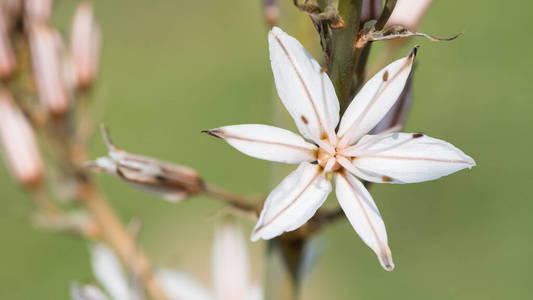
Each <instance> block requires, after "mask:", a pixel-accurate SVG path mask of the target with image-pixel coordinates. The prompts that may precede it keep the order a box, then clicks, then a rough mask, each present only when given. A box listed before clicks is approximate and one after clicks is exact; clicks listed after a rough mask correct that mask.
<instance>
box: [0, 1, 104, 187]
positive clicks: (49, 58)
mask: <svg viewBox="0 0 533 300" xmlns="http://www.w3.org/2000/svg"><path fill="white" fill-rule="evenodd" d="M52 5H53V3H52V0H3V1H1V2H0V80H2V82H3V83H2V85H1V86H0V89H1V90H0V115H1V118H0V128H1V138H2V143H3V146H4V147H3V148H4V150H5V151H4V152H5V158H6V159H5V160H6V161H7V163H8V164H9V166H10V167H11V169H12V171H13V172H12V173H13V175H14V177H15V178H16V179H17V180H18V181H20V182H22V183H24V184H27V183H30V182H31V183H33V182H38V181H39V179H40V178H41V177H42V173H43V171H42V170H43V163H42V159H41V157H40V155H39V150H38V147H37V142H36V141H35V138H34V133H33V128H32V127H31V126H30V123H33V121H36V122H37V124H39V125H42V122H46V120H48V119H49V118H47V117H45V118H40V117H42V116H53V117H54V118H55V119H63V120H66V119H68V114H70V113H71V111H72V109H71V108H72V107H73V106H74V104H75V103H74V101H73V98H74V96H75V95H76V94H75V92H76V91H86V90H87V89H88V88H90V87H91V86H92V84H93V83H94V81H95V77H96V74H97V71H98V63H99V55H100V31H99V28H98V26H97V25H96V23H95V21H94V18H93V11H92V6H91V5H90V4H89V3H88V2H80V4H79V5H78V7H77V9H76V12H75V15H74V18H73V23H72V29H71V36H70V47H69V48H68V49H67V48H66V47H65V46H64V42H63V39H62V37H61V35H60V34H59V32H58V31H57V30H56V29H55V28H54V26H53V25H52V18H51V16H52ZM28 51H29V55H27V54H26V53H28ZM21 91H22V92H21ZM34 94H35V97H34V96H33V95H34ZM33 99H38V101H34V100H33ZM34 102H35V103H34ZM36 107H38V108H39V109H37V110H35V108H36ZM43 113H44V114H43ZM27 117H28V118H27ZM34 117H37V118H34ZM30 121H32V122H30Z"/></svg>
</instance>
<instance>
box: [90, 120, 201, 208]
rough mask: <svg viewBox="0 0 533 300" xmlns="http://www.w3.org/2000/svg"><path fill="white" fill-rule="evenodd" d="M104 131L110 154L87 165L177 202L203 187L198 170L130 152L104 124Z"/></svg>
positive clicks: (102, 128) (198, 191) (103, 134)
mask: <svg viewBox="0 0 533 300" xmlns="http://www.w3.org/2000/svg"><path fill="white" fill-rule="evenodd" d="M101 130H102V136H103V138H104V141H105V143H106V146H107V148H108V150H109V156H108V157H100V158H97V159H96V160H95V161H92V162H89V163H87V164H86V165H87V167H89V168H91V169H93V170H97V171H104V172H107V173H109V174H112V175H115V176H117V177H118V178H120V179H122V180H124V181H125V182H127V183H129V184H131V185H133V186H135V187H138V188H141V189H144V190H146V191H147V192H151V193H154V194H157V195H158V196H161V197H162V198H163V199H165V200H168V201H171V202H178V201H180V200H183V199H184V198H186V197H189V196H192V195H196V194H198V193H200V192H202V191H203V190H204V184H203V180H202V178H201V177H200V175H199V174H198V173H197V172H196V171H195V170H193V169H191V168H188V167H185V166H178V165H174V164H171V163H167V162H163V161H160V160H157V159H153V158H150V157H146V156H141V155H136V154H131V153H128V152H126V151H124V150H121V149H119V148H117V147H116V146H115V145H113V143H112V142H111V140H110V139H109V137H108V135H107V133H106V131H105V128H104V127H103V126H102V127H101Z"/></svg>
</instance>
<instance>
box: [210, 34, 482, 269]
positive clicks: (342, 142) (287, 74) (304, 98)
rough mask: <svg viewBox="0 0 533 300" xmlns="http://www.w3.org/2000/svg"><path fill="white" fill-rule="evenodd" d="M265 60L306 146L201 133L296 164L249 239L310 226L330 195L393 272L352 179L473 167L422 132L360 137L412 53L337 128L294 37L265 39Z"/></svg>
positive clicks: (249, 132)
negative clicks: (267, 58)
mask: <svg viewBox="0 0 533 300" xmlns="http://www.w3.org/2000/svg"><path fill="white" fill-rule="evenodd" d="M268 41H269V47H270V60H271V64H272V71H273V73H274V79H275V83H276V88H277V90H278V94H279V96H280V98H281V101H282V102H283V104H284V105H285V107H286V108H287V110H288V111H289V113H290V114H291V116H292V117H293V119H294V121H295V122H296V125H297V127H298V130H299V131H300V133H301V134H302V135H303V137H304V138H306V139H307V140H310V141H311V142H308V141H306V140H304V139H303V138H302V137H300V136H298V135H297V134H295V133H293V132H290V131H287V130H285V129H281V128H277V127H273V126H267V125H258V124H249V125H233V126H225V127H220V128H216V129H212V130H207V131H206V132H207V133H209V134H211V135H213V136H216V137H219V138H222V139H224V140H226V141H227V142H228V143H229V144H230V145H231V146H233V147H235V148H236V149H237V150H239V151H241V152H243V153H244V154H247V155H250V156H253V157H256V158H260V159H266V160H271V161H277V162H284V163H298V164H299V166H298V168H297V169H296V170H295V171H294V172H292V173H291V174H289V175H288V176H287V177H286V178H285V179H284V180H283V181H282V182H281V183H280V184H279V185H278V186H277V187H276V188H275V189H274V190H273V191H272V192H271V193H270V195H269V196H268V198H267V199H266V201H265V204H264V207H263V211H262V212H261V215H260V217H259V221H258V222H257V225H256V226H255V228H254V230H253V233H252V240H253V241H256V240H258V239H260V238H262V239H271V238H273V237H276V236H278V235H280V234H282V233H283V232H286V231H291V230H295V229H297V228H298V227H300V226H301V225H303V224H304V223H305V222H306V221H307V220H309V219H310V218H311V217H312V216H313V215H314V213H315V212H316V210H317V209H318V208H319V207H320V206H321V205H322V203H324V201H325V200H326V198H327V196H328V194H329V193H330V192H331V190H332V186H331V183H330V182H329V180H328V176H327V175H328V174H331V173H333V175H334V178H335V183H336V194H337V199H338V201H339V203H340V205H341V207H342V209H343V210H344V212H345V214H346V216H347V217H348V220H349V221H350V223H351V224H352V226H353V228H354V229H355V231H356V232H357V233H358V234H359V236H360V237H361V239H362V240H363V241H364V242H365V243H366V244H367V245H368V246H369V247H370V248H372V250H374V252H375V253H376V254H377V256H378V258H379V261H380V263H381V265H382V266H383V267H384V268H385V269H386V270H392V269H393V268H394V264H393V262H392V257H391V252H390V249H389V246H388V242H387V233H386V231H385V224H384V223H383V220H382V219H381V215H380V214H379V211H378V209H377V207H376V205H375V203H374V200H373V199H372V197H371V196H370V194H369V193H368V191H367V190H366V188H365V187H364V186H363V184H362V183H361V182H360V181H359V180H358V179H356V177H354V175H356V176H357V177H359V178H361V179H364V180H367V181H370V182H379V183H413V182H421V181H427V180H433V179H437V178H439V177H442V176H445V175H448V174H451V173H454V172H456V171H459V170H461V169H464V168H471V167H472V166H474V165H475V162H474V160H473V159H472V158H470V157H469V156H468V155H466V154H464V153H463V152H462V151H461V150H459V149H457V148H456V147H454V146H453V145H452V144H450V143H447V142H445V141H442V140H438V139H434V138H431V137H428V136H426V135H424V134H421V133H382V134H378V135H365V134H367V133H368V132H369V131H370V130H371V129H372V128H374V127H375V126H376V124H378V122H379V121H380V120H381V119H382V118H383V117H384V116H385V114H386V113H387V112H388V111H389V109H390V108H391V107H392V105H393V104H394V103H395V101H396V100H397V99H398V96H399V95H400V93H401V92H402V90H403V88H404V85H405V82H406V80H407V78H408V76H409V73H410V71H411V67H412V65H413V60H414V58H415V55H416V50H417V48H416V47H415V49H413V51H412V52H411V53H410V54H409V55H408V56H407V57H404V58H402V59H399V60H397V61H395V62H393V63H391V64H390V65H388V66H387V67H385V68H384V69H383V70H381V71H380V72H378V73H377V74H376V75H375V76H374V77H372V78H371V79H370V80H369V81H368V82H367V83H366V84H365V85H364V86H363V88H362V89H361V91H360V92H359V93H358V94H357V95H356V96H355V98H354V99H353V101H352V102H351V104H350V105H349V106H348V108H347V110H346V112H345V113H344V115H343V117H342V119H341V120H340V125H339V129H338V130H337V132H336V133H335V128H336V126H337V124H338V123H339V102H338V100H337V96H336V94H335V89H334V87H333V84H332V83H331V81H330V79H329V77H328V75H327V74H326V73H325V72H323V69H322V68H321V66H320V65H319V64H318V62H317V61H316V60H315V59H314V58H313V57H312V56H311V55H310V54H309V53H308V52H307V51H306V50H305V49H304V48H303V46H302V45H301V44H300V43H299V42H298V41H297V40H296V39H294V38H292V37H291V36H289V35H287V34H286V33H285V32H283V31H282V30H281V29H279V28H277V27H275V28H273V29H272V30H271V31H270V33H269V35H268Z"/></svg>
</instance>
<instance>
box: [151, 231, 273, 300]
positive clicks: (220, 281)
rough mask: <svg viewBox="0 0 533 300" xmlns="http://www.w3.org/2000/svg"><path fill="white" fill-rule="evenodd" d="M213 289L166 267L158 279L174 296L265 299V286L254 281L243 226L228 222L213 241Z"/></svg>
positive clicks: (217, 232)
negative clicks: (251, 276)
mask: <svg viewBox="0 0 533 300" xmlns="http://www.w3.org/2000/svg"><path fill="white" fill-rule="evenodd" d="M212 255H213V256H212V264H213V273H212V275H213V291H212V292H211V291H209V290H208V289H205V288H203V286H202V284H200V283H197V282H196V281H195V280H194V279H193V278H191V277H189V276H188V275H187V274H184V273H182V272H177V271H174V270H169V269H163V270H160V271H159V272H158V278H159V280H160V282H161V284H162V285H163V289H164V291H165V292H166V294H167V295H168V296H169V297H170V298H171V299H195V300H196V299H198V300H204V299H205V300H208V299H213V300H261V299H263V291H262V288H261V287H260V286H259V285H257V284H254V285H252V284H251V280H250V265H249V259H248V253H247V251H246V242H245V240H244V238H243V234H242V232H241V230H240V228H239V227H237V226H236V225H235V224H233V223H231V222H226V223H223V224H221V225H219V227H218V228H217V230H216V232H215V238H214V242H213V254H212Z"/></svg>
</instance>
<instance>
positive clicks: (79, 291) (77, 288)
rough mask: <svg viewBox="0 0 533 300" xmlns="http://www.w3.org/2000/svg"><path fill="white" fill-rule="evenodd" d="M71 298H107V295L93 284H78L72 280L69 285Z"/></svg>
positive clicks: (99, 299) (79, 299)
mask: <svg viewBox="0 0 533 300" xmlns="http://www.w3.org/2000/svg"><path fill="white" fill-rule="evenodd" d="M70 299H71V300H108V298H107V296H106V295H105V294H104V292H102V290H100V288H98V287H97V286H95V285H92V284H87V285H79V284H78V283H77V282H74V283H72V284H71V285H70Z"/></svg>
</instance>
